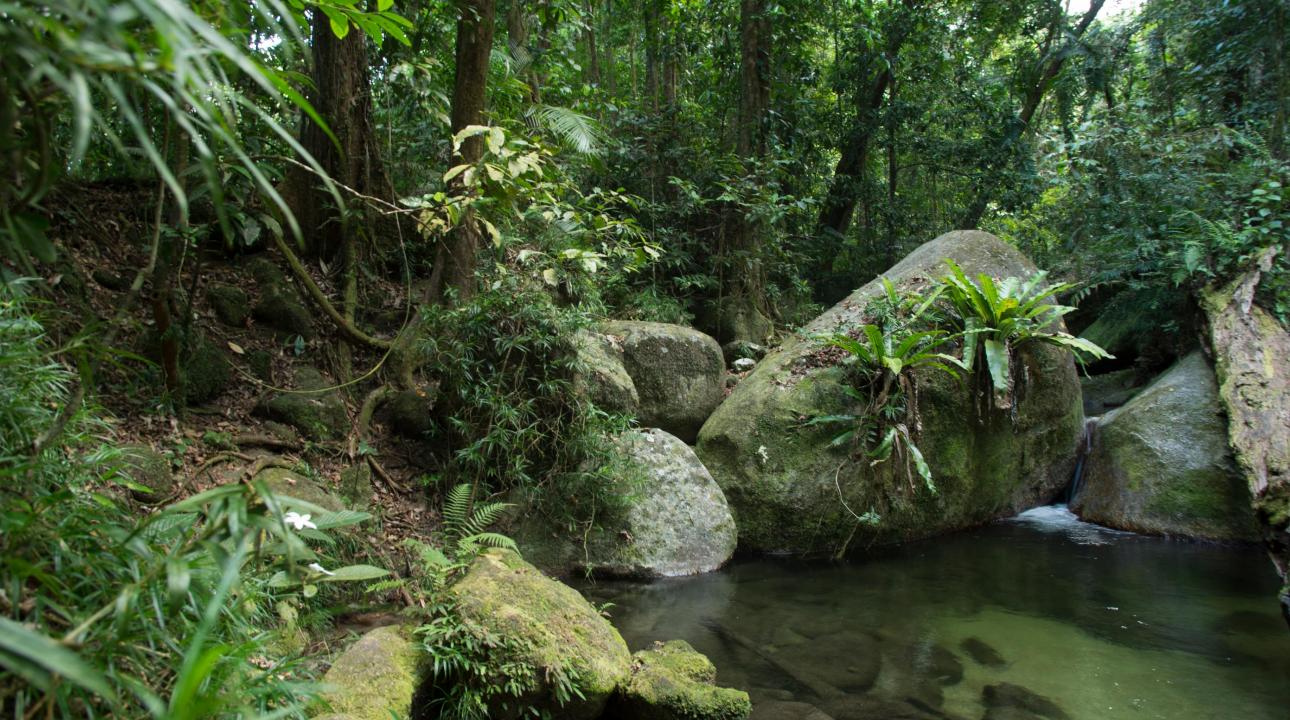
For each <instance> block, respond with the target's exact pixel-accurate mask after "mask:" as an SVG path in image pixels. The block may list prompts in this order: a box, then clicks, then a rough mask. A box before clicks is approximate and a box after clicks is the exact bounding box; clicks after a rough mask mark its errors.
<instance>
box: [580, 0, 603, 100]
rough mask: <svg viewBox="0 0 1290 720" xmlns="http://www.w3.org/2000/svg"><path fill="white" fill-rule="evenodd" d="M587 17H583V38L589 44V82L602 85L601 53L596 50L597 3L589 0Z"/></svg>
mask: <svg viewBox="0 0 1290 720" xmlns="http://www.w3.org/2000/svg"><path fill="white" fill-rule="evenodd" d="M585 8H586V9H585V12H586V17H585V18H584V19H583V30H582V39H583V42H584V43H585V44H586V46H587V84H588V85H591V86H593V87H599V86H600V53H599V52H598V51H597V50H596V3H595V0H587V3H586V6H585Z"/></svg>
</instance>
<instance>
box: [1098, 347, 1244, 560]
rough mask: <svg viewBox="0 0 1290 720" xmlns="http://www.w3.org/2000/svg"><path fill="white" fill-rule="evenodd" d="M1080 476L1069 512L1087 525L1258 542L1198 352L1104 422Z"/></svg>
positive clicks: (1212, 384)
mask: <svg viewBox="0 0 1290 720" xmlns="http://www.w3.org/2000/svg"><path fill="white" fill-rule="evenodd" d="M1083 475H1084V477H1083V482H1082V483H1081V486H1080V490H1079V494H1078V495H1077V496H1076V498H1075V500H1074V502H1073V503H1072V510H1074V511H1075V512H1076V513H1078V514H1079V516H1080V517H1081V518H1083V519H1085V520H1088V521H1091V522H1095V523H1098V524H1101V525H1107V526H1110V527H1115V528H1119V529H1122V530H1133V531H1135V532H1148V533H1159V534H1167V535H1184V536H1187V537H1196V538H1205V539H1211V540H1250V539H1256V538H1257V536H1258V531H1257V527H1256V526H1255V519H1254V511H1253V509H1252V508H1251V506H1250V494H1249V490H1248V489H1247V488H1246V485H1245V481H1244V479H1243V478H1242V477H1241V475H1240V473H1239V472H1238V470H1237V468H1236V465H1235V463H1234V462H1233V461H1232V457H1231V452H1230V450H1229V449H1228V445H1227V422H1226V420H1225V419H1224V418H1223V411H1222V408H1221V407H1220V405H1219V400H1218V384H1217V382H1216V381H1215V378H1214V371H1213V370H1211V369H1210V367H1209V363H1208V362H1207V361H1206V360H1205V358H1204V356H1203V355H1201V353H1200V352H1199V351H1196V352H1193V353H1192V354H1190V355H1188V356H1187V357H1185V358H1183V359H1182V360H1180V361H1178V363H1177V364H1175V365H1174V366H1173V367H1172V368H1170V369H1169V370H1168V371H1167V372H1165V373H1164V374H1163V375H1161V376H1160V377H1159V378H1157V379H1156V381H1155V382H1153V383H1152V384H1151V385H1150V386H1149V387H1147V388H1146V389H1145V390H1143V391H1142V392H1140V393H1139V394H1138V395H1137V396H1136V397H1134V398H1133V399H1132V400H1130V401H1129V403H1128V404H1126V405H1125V406H1124V407H1122V408H1119V409H1117V410H1113V411H1112V412H1110V413H1108V414H1107V415H1106V416H1105V417H1103V418H1102V420H1101V421H1100V422H1099V423H1098V424H1097V427H1096V429H1095V430H1094V439H1093V446H1092V450H1091V452H1090V453H1089V456H1088V459H1087V460H1086V461H1085V463H1084V473H1083Z"/></svg>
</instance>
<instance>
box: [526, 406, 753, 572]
mask: <svg viewBox="0 0 1290 720" xmlns="http://www.w3.org/2000/svg"><path fill="white" fill-rule="evenodd" d="M617 444H618V447H619V448H621V450H622V451H623V453H624V455H625V457H626V460H628V463H626V470H625V471H626V473H627V476H626V477H623V478H620V480H619V483H620V492H622V493H624V494H626V495H628V496H629V498H630V499H629V501H628V503H629V504H628V507H627V509H626V512H625V516H624V517H623V518H622V520H621V521H620V522H614V521H612V520H606V521H603V527H602V529H600V530H597V531H595V532H593V533H592V534H591V535H587V536H584V535H579V536H578V537H568V536H565V535H564V534H561V533H558V532H556V531H555V529H553V528H551V527H549V526H548V525H547V524H546V523H545V522H543V521H542V520H541V519H540V517H539V516H537V514H535V513H534V514H530V517H529V518H528V519H527V521H526V522H524V523H523V524H522V525H521V528H520V530H519V531H518V532H517V540H518V542H519V543H520V547H521V548H523V549H524V550H525V551H526V552H527V553H529V554H530V557H532V558H533V559H534V560H535V561H536V562H537V563H538V564H539V565H541V566H543V567H548V568H551V569H553V570H554V571H556V572H560V573H563V572H567V571H570V570H585V571H590V572H592V573H593V574H597V575H605V576H614V577H636V578H655V577H675V576H679V575H696V574H699V573H705V572H711V571H713V570H716V569H717V568H719V567H721V566H722V565H724V564H725V563H726V561H728V560H729V559H730V556H731V555H733V554H734V551H735V543H736V540H737V538H736V530H735V523H734V520H733V519H732V518H731V516H730V508H729V507H728V506H727V505H726V498H725V496H724V495H723V494H722V493H721V488H720V487H718V486H717V483H716V481H714V480H713V479H712V476H711V475H710V474H708V471H707V469H706V468H704V467H703V463H701V462H699V458H698V456H697V455H695V454H694V451H693V450H691V449H690V447H689V446H688V445H686V444H685V443H683V442H681V441H680V440H679V439H678V438H676V436H674V435H671V434H669V433H666V432H664V431H662V430H642V431H631V432H628V433H626V434H625V435H623V437H622V438H620V439H619V440H618V443H617Z"/></svg>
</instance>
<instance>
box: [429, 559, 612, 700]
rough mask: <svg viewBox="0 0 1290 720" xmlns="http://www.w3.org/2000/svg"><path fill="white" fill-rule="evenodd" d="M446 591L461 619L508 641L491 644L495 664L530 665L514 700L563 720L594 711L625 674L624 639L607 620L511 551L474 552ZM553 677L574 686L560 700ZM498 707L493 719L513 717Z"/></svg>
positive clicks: (569, 589)
mask: <svg viewBox="0 0 1290 720" xmlns="http://www.w3.org/2000/svg"><path fill="white" fill-rule="evenodd" d="M451 593H452V596H453V598H454V599H455V600H456V603H457V612H458V613H459V615H460V616H461V617H462V618H463V620H465V621H466V622H468V623H472V624H474V625H476V626H478V627H480V628H483V629H485V630H486V632H488V633H489V635H490V637H493V638H505V639H507V641H508V642H506V643H503V644H501V645H496V646H495V648H496V652H497V653H499V654H501V655H503V657H498V658H496V660H497V661H498V662H515V663H522V664H524V665H527V666H529V667H531V668H532V669H533V673H532V676H531V677H530V678H529V680H530V684H531V689H530V691H529V692H528V693H527V694H526V695H525V696H524V697H523V698H521V700H522V701H523V702H525V703H529V704H532V705H533V706H534V707H536V708H538V709H540V710H545V711H548V712H551V713H557V714H558V715H559V717H562V718H569V719H570V720H591V718H596V717H599V716H600V713H601V711H602V710H604V707H605V704H606V703H607V702H608V701H609V698H610V696H611V695H612V694H613V692H614V690H615V689H616V688H618V687H619V685H621V684H622V683H624V682H625V681H626V680H627V679H628V677H629V675H630V674H631V655H630V654H629V653H628V650H627V644H626V643H625V642H623V638H622V636H620V635H619V634H618V631H617V630H615V629H614V627H613V626H612V625H610V624H609V621H608V620H606V619H605V618H604V617H602V616H601V614H600V613H599V612H597V611H596V609H595V608H593V607H592V606H591V605H590V604H589V603H588V602H587V601H586V600H584V599H583V597H582V596H581V595H579V594H578V592H577V591H576V590H574V589H573V588H571V587H568V586H566V585H563V584H561V583H559V582H556V581H555V580H552V579H550V578H548V577H546V576H544V575H543V574H542V573H541V572H539V571H538V570H537V568H535V567H533V566H532V565H530V564H529V563H527V562H525V561H524V560H523V559H522V558H521V557H520V556H519V555H518V554H516V553H514V552H511V551H509V550H489V551H487V552H485V553H484V554H482V555H480V556H479V557H478V558H476V559H475V561H474V562H473V563H472V564H471V566H470V570H469V572H467V574H466V576H465V577H463V578H462V579H461V580H460V581H459V582H457V584H456V585H454V586H453V587H452V590H451ZM481 642H483V640H482V639H481ZM559 678H563V679H564V680H565V681H567V682H570V683H572V685H573V689H574V690H576V693H575V694H574V695H573V696H572V697H570V698H569V699H568V701H567V702H566V703H564V704H563V705H561V704H560V703H559V702H558V701H557V699H556V691H557V687H556V684H555V683H556V682H557V679H559ZM512 705H514V703H512ZM511 710H512V711H513V710H514V708H513V707H512V708H511ZM497 711H498V712H496V713H495V714H494V715H493V717H502V718H504V717H511V716H512V715H513V712H511V713H506V712H502V711H501V709H500V708H497Z"/></svg>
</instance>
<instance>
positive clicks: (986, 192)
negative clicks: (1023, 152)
mask: <svg viewBox="0 0 1290 720" xmlns="http://www.w3.org/2000/svg"><path fill="white" fill-rule="evenodd" d="M1105 1H1106V0H1092V2H1091V3H1089V8H1088V11H1087V12H1085V13H1084V16H1083V17H1081V18H1080V21H1079V23H1078V24H1077V25H1076V26H1075V27H1074V28H1073V29H1072V30H1071V42H1079V39H1080V38H1081V37H1083V36H1084V33H1085V31H1087V30H1088V27H1089V25H1092V24H1093V20H1094V19H1095V18H1096V17H1097V14H1098V12H1099V11H1100V10H1101V9H1102V5H1103V4H1105ZM1059 33H1060V34H1065V28H1063V27H1060V26H1059V27H1058V28H1056V29H1054V31H1053V33H1052V34H1050V35H1049V39H1050V40H1051V39H1052V38H1053V37H1054V36H1055V35H1056V34H1059ZM1048 45H1049V49H1050V50H1052V51H1051V52H1046V53H1045V55H1046V57H1045V59H1044V60H1043V66H1042V68H1041V69H1040V72H1039V79H1038V80H1037V81H1035V83H1034V84H1033V85H1031V86H1030V87H1029V88H1028V89H1027V90H1026V95H1025V97H1024V98H1023V100H1022V104H1021V112H1019V113H1018V114H1017V117H1016V118H1015V119H1014V121H1013V122H1012V125H1011V126H1010V127H1009V128H1008V131H1007V133H1005V134H1004V137H1003V142H1002V143H1001V146H1000V148H999V149H998V151H996V152H995V153H994V157H996V158H999V160H997V161H995V162H993V163H991V164H990V165H989V166H988V167H986V168H985V172H984V177H983V179H982V181H981V182H980V183H979V184H978V186H977V191H976V194H975V195H974V196H973V198H972V202H971V203H969V204H968V208H967V211H966V212H964V213H963V220H962V222H960V223H959V227H960V228H961V229H964V230H971V229H973V228H975V227H976V226H977V225H978V224H980V222H981V216H982V215H984V214H985V209H986V206H988V205H989V203H990V199H991V198H992V197H993V196H994V193H995V192H996V191H997V189H998V185H999V177H998V175H999V174H1000V172H1001V171H1002V170H1004V169H1005V167H1006V165H1007V159H1008V156H1009V155H1010V154H1011V152H1012V148H1013V146H1014V145H1015V144H1016V143H1017V142H1018V141H1019V140H1021V138H1022V136H1023V135H1025V133H1026V132H1027V131H1028V130H1029V129H1030V122H1031V120H1033V119H1034V117H1035V112H1037V111H1038V110H1039V105H1040V103H1042V102H1043V99H1044V94H1045V93H1047V92H1048V88H1049V87H1051V86H1052V84H1053V81H1054V80H1056V79H1057V75H1058V74H1059V73H1060V72H1061V71H1062V66H1063V65H1065V64H1066V57H1067V56H1068V55H1069V53H1067V52H1065V50H1066V49H1067V48H1065V47H1060V48H1054V47H1052V44H1051V43H1048Z"/></svg>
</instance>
